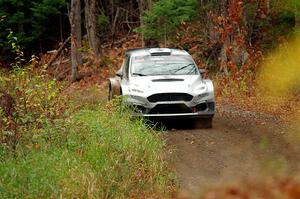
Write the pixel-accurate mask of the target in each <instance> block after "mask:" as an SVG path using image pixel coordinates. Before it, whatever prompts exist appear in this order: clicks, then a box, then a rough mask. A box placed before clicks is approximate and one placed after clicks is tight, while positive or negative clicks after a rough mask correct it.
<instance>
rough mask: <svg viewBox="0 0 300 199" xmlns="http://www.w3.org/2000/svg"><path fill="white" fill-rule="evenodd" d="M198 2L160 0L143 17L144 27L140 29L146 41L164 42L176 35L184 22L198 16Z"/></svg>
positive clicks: (191, 0)
mask: <svg viewBox="0 0 300 199" xmlns="http://www.w3.org/2000/svg"><path fill="white" fill-rule="evenodd" d="M197 7H198V2H197V1H196V0H186V1H182V0H160V1H157V2H156V3H154V5H153V7H152V8H151V10H149V11H147V12H146V13H145V15H144V17H143V21H144V24H145V25H144V27H141V28H138V29H137V32H139V33H142V34H143V36H144V37H145V39H154V40H158V41H160V40H163V39H164V38H168V37H170V36H171V35H173V36H175V35H174V30H176V28H177V27H179V25H180V24H181V23H183V22H186V21H190V20H191V19H193V18H194V17H195V16H196V15H197V9H195V8H197Z"/></svg>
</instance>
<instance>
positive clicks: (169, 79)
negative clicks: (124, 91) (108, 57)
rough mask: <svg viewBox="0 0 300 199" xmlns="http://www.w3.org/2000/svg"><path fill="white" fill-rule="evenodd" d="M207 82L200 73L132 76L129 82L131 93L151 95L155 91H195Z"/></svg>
mask: <svg viewBox="0 0 300 199" xmlns="http://www.w3.org/2000/svg"><path fill="white" fill-rule="evenodd" d="M201 84H205V83H204V82H203V81H202V79H201V77H200V76H198V75H176V76H170V75H168V76H147V77H145V76H143V77H132V78H130V82H129V84H128V89H129V92H130V93H140V94H142V95H151V94H154V93H181V92H182V93H193V90H195V88H196V87H199V86H201Z"/></svg>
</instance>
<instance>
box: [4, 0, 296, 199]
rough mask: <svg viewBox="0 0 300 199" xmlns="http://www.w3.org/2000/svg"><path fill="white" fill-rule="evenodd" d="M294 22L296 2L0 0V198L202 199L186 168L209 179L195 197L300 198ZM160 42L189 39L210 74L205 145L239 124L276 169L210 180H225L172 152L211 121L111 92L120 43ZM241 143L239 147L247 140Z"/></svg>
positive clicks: (176, 44) (177, 44) (168, 44)
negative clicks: (172, 121) (189, 123)
mask: <svg viewBox="0 0 300 199" xmlns="http://www.w3.org/2000/svg"><path fill="white" fill-rule="evenodd" d="M299 31H300V1H299V0H185V1H182V0H0V176H1V177H0V198H58V197H60V198H194V195H193V193H194V192H195V190H193V191H191V189H190V187H189V186H190V185H189V183H185V180H186V179H188V180H190V181H191V183H190V184H192V185H193V186H199V187H200V186H201V187H202V188H199V190H196V192H197V194H196V195H195V198H204V199H205V198H207V199H208V198H241V199H242V198H250V199H254V198H257V197H260V198H274V199H275V198H295V199H296V198H300V181H299V171H300V168H299V166H297V164H296V163H295V165H294V162H297V161H298V159H299V158H298V159H297V157H300V154H299V147H298V146H300V145H299V142H300V140H299V139H300V136H299V135H300V134H299V133H300V126H299V123H300V89H299V88H300V81H299V75H300V39H299V38H300V36H299V35H300V32H299ZM152 47H162V48H176V49H182V50H185V51H187V52H188V53H189V54H191V55H192V57H193V59H194V60H195V62H196V64H197V66H198V68H201V69H205V71H206V72H205V74H204V78H210V79H211V80H212V81H213V82H214V87H215V98H216V104H217V108H216V109H217V113H216V114H217V116H216V119H215V123H216V128H213V130H212V131H213V132H212V134H214V135H216V137H215V138H216V140H214V141H210V142H208V141H207V142H206V141H205V142H201V143H199V146H200V145H201V144H205V143H209V144H210V143H218V142H219V140H218V138H219V137H222V136H223V135H224V134H226V132H236V134H232V135H229V134H228V137H225V138H224V139H223V140H230V139H231V137H232V136H233V137H234V136H237V134H238V135H240V134H242V135H243V136H242V138H240V137H238V139H241V140H240V143H245V146H248V144H249V143H252V144H253V145H251V150H249V151H250V152H251V153H252V150H253V154H254V155H253V154H250V155H249V156H251V157H252V156H254V157H255V158H254V159H255V161H260V162H259V163H257V162H255V163H253V165H255V166H253V167H256V165H257V164H259V165H264V166H266V165H267V166H266V167H268V168H269V167H270V168H271V169H270V170H272V172H268V175H267V177H265V178H264V177H262V178H259V179H255V180H253V179H252V178H251V179H250V178H249V179H248V178H246V179H244V178H242V177H244V176H243V175H242V177H241V178H239V177H240V176H239V175H238V174H236V175H235V174H232V173H234V172H228V173H230V176H229V177H228V176H226V177H228V179H230V180H228V181H230V182H231V180H232V181H233V179H236V178H238V180H241V182H240V181H239V182H240V183H238V186H235V185H231V184H230V183H225V182H228V181H222V182H221V187H219V188H214V186H212V188H208V189H204V188H203V187H207V186H209V185H211V184H218V183H213V182H215V181H211V182H212V183H210V184H208V183H207V184H205V183H203V182H202V181H201V180H199V182H198V181H197V183H198V184H200V185H198V184H197V183H196V182H194V181H193V179H194V178H197V176H198V177H199V179H202V177H203V176H204V177H203V179H205V181H206V180H207V182H210V181H209V180H210V179H215V177H211V178H209V177H207V178H205V177H206V174H201V172H200V173H193V174H185V172H187V171H188V170H189V167H187V168H188V169H183V168H186V166H188V165H189V163H188V161H191V162H192V160H193V157H191V158H190V159H188V160H186V161H187V163H186V164H185V165H184V166H183V167H182V168H181V169H183V170H186V171H178V170H177V169H180V168H177V166H176V165H177V164H178V165H180V164H179V163H180V162H183V161H182V160H178V162H176V161H175V160H176V158H178V157H180V156H181V155H180V154H181V152H182V153H187V152H186V151H189V150H190V149H189V148H188V149H186V148H183V149H182V150H185V151H180V150H181V149H180V147H183V146H185V144H183V143H181V142H179V141H178V140H183V142H184V141H186V142H187V143H188V144H190V145H191V147H192V146H195V144H194V143H197V141H199V140H201V139H202V138H199V135H200V136H201V135H202V134H203V136H205V133H206V130H198V129H193V130H191V134H189V133H188V131H189V130H186V129H185V127H183V129H185V130H183V132H181V131H182V127H180V128H178V129H177V127H174V128H173V127H171V128H170V129H168V127H165V126H162V127H160V126H159V125H158V124H153V125H150V124H148V121H146V120H145V119H144V118H135V119H132V116H131V110H129V109H128V110H127V109H125V108H124V107H122V99H120V98H118V99H115V100H113V101H110V102H107V80H108V78H110V77H112V76H115V73H116V71H117V70H118V69H119V68H120V66H121V64H122V62H123V57H124V53H125V52H126V51H127V50H130V49H135V48H152ZM270 118H271V119H270ZM179 123H185V122H184V121H179ZM231 124H232V126H233V127H232V126H230V125H231ZM183 125H185V124H183ZM157 126H159V127H157ZM221 127H222V128H221ZM235 128H237V129H235ZM260 128H261V129H262V130H258V129H260ZM249 129H250V130H249ZM274 129H276V130H274ZM247 130H249V131H251V133H250V134H251V136H253V137H251V136H250V135H249V134H247V135H248V137H247V136H246V133H245V132H246V131H247ZM244 131H245V132H244ZM258 131H259V132H260V131H261V134H259V133H258ZM208 132H209V131H208ZM270 132H271V133H270ZM177 133H178V134H180V135H179V138H177V137H175V136H176V135H177ZM244 133H245V136H244ZM272 133H275V134H276V133H278V134H276V136H275V135H273V134H272ZM183 135H184V136H187V137H185V138H183V137H182V136H183ZM214 135H213V136H214ZM254 135H255V136H254ZM230 136H231V137H230ZM278 136H282V137H279V138H278ZM284 136H285V137H284ZM181 137H182V138H181ZM195 137H196V138H197V139H198V138H199V140H197V139H196V138H195ZM246 137H247V138H246ZM249 137H250V138H249ZM283 137H284V138H283ZM287 137H288V138H287ZM195 139H196V140H195ZM207 139H208V140H209V139H212V137H210V135H209V136H208V137H207ZM246 139H249V140H246ZM277 139H278V140H284V141H286V140H288V141H286V142H287V143H283V141H278V140H277ZM177 142H179V143H177ZM220 142H221V141H220ZM224 142H225V141H224ZM233 143H235V141H231V142H230V143H229V144H228V147H230V150H232V151H233V152H232V153H231V156H234V155H236V153H237V152H236V151H240V150H242V149H243V150H244V148H243V147H245V146H243V147H242V146H241V148H239V149H235V146H234V145H233ZM212 145H213V144H212ZM225 145H226V144H225ZM237 145H238V144H236V146H237ZM203 146H204V145H203ZM287 146H288V147H287ZM174 147H175V148H178V151H179V152H178V151H177V152H176V150H175V152H172V150H173V148H174ZM249 147H250V146H249ZM272 147H274V148H272ZM220 148H221V146H220V147H219V148H218V147H217V148H216V149H214V150H218V149H220ZM195 150H196V149H195ZM199 150H200V149H199ZM201 150H202V148H201ZM226 150H227V149H226ZM226 150H225V149H224V151H226ZM228 150H229V149H228ZM256 150H261V151H259V152H257V151H256ZM211 151H213V150H212V149H210V152H211ZM245 151H246V150H245ZM278 151H279V152H278ZM291 151H292V152H293V153H290V152H291ZM250 152H249V153H250ZM273 152H274V154H273ZM275 152H276V153H277V152H278V153H277V155H278V157H277V155H276V154H275ZM169 153H170V154H169ZM171 153H173V156H174V159H170V158H168V157H166V156H170V157H173V156H172V154H171ZM177 153H178V154H177ZM193 153H195V154H198V153H196V151H193V152H191V153H190V154H193ZM269 153H270V154H269ZM174 154H175V155H177V156H175V155H174ZM261 154H267V155H266V157H268V158H266V159H263V160H261V158H262V156H263V155H261ZM291 154H294V155H293V157H291V156H292V155H291ZM239 155H240V156H239V158H242V157H243V154H239ZM273 155H274V160H273V159H272V160H271V157H272V158H273ZM187 156H189V154H187ZM228 156H230V155H228ZM275 156H276V157H275ZM226 157H227V156H226ZM226 157H224V154H223V153H222V154H220V156H219V157H218V160H217V161H216V164H218V163H219V162H222V161H225V160H226ZM209 161H210V160H207V162H208V163H209ZM228 161H229V160H228ZM174 162H175V163H174ZM199 162H200V163H199V165H201V164H202V163H201V161H199ZM204 162H206V160H204ZM230 162H233V163H229V164H230V165H231V167H230V165H229V166H228V168H230V169H232V170H235V169H236V167H234V165H238V164H239V160H230ZM203 164H204V163H203ZM211 164H213V163H211ZM249 164H250V163H249ZM191 165H192V164H191ZM250 165H252V163H251V164H250ZM178 167H179V166H178ZM197 167H198V166H197ZM208 167H209V168H211V167H213V166H211V165H209V166H208ZM226 167H227V166H226ZM246 167H247V165H245V168H246ZM224 168H225V166H224ZM224 168H222V169H223V170H224ZM274 168H276V169H277V168H280V169H282V168H283V169H282V170H283V171H284V172H283V174H282V173H281V172H278V170H276V169H274ZM222 169H220V170H217V171H214V172H215V173H218V172H219V173H220V172H221V173H222V172H223V170H222ZM243 169H244V168H243ZM243 169H242V170H243ZM204 171H206V170H205V169H203V172H204ZM245 171H246V169H245ZM251 171H252V170H251ZM268 171H269V170H268ZM280 171H281V170H280ZM195 172H196V171H195ZM197 172H198V171H197ZM182 173H184V174H182ZM224 173H225V172H224ZM237 173H238V172H237ZM270 173H271V174H270ZM279 173H280V174H282V175H280V176H278V174H279ZM264 174H265V173H264ZM182 175H183V176H182ZM222 175H223V174H222ZM224 175H227V174H224ZM195 176H196V177H195ZM249 176H250V177H256V176H261V175H260V173H259V172H258V171H255V172H253V173H251V174H249ZM246 177H248V176H246ZM220 179H221V177H220ZM222 179H223V178H222ZM224 179H225V177H224ZM226 179H227V178H226ZM243 180H245V182H244V181H243ZM223 182H224V183H223ZM201 183H202V184H201ZM256 184H259V186H256ZM202 185H203V186H202ZM274 187H275V188H274ZM186 192H188V193H189V192H191V194H188V195H187V196H185V193H186ZM198 192H201V194H199V193H198ZM182 193H184V195H183V196H181V194H182Z"/></svg>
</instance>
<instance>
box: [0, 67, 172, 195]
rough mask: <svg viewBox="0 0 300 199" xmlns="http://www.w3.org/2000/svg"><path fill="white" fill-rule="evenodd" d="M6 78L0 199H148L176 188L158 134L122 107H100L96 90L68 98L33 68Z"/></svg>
mask: <svg viewBox="0 0 300 199" xmlns="http://www.w3.org/2000/svg"><path fill="white" fill-rule="evenodd" d="M0 77H1V78H0V80H1V88H2V89H1V90H2V91H3V92H4V93H6V94H9V95H10V96H11V97H12V98H13V101H12V104H11V105H12V106H13V107H12V110H13V111H12V112H13V113H12V114H11V115H5V114H4V112H3V108H5V107H2V108H0V109H1V117H0V133H1V134H0V138H1V139H0V176H1V177H0V198H146V197H154V196H161V195H163V194H167V193H168V192H169V191H170V190H171V189H172V187H173V185H172V180H171V179H172V177H171V175H170V173H169V171H168V170H167V168H166V165H165V163H164V161H163V160H162V159H161V155H162V152H163V151H162V150H163V146H164V143H163V141H162V140H161V139H160V136H159V132H155V131H154V130H152V129H151V127H148V126H147V125H146V124H145V122H144V121H143V120H142V119H132V118H131V114H130V111H129V110H127V109H124V108H122V109H120V108H119V107H120V106H118V103H115V102H114V103H109V104H104V103H99V101H101V100H99V101H98V100H95V99H94V97H95V96H97V95H96V94H95V95H94V94H93V92H99V91H98V90H97V89H92V90H90V91H86V92H90V94H89V96H90V97H88V96H87V95H85V94H86V92H83V93H81V95H82V96H81V100H80V96H79V95H77V94H76V91H73V93H72V95H73V96H76V97H72V96H70V97H67V96H64V92H63V91H64V88H63V87H62V86H61V85H60V84H59V83H58V82H57V81H55V80H53V79H51V78H49V77H46V76H44V75H43V74H42V73H35V71H34V68H33V67H30V68H25V69H18V71H13V72H6V71H5V72H2V73H0ZM70 95H71V94H70ZM0 97H1V96H0ZM87 97H88V98H91V99H93V100H90V99H86V98H87ZM74 99H76V100H74ZM0 105H1V104H0ZM0 107H1V106H0Z"/></svg>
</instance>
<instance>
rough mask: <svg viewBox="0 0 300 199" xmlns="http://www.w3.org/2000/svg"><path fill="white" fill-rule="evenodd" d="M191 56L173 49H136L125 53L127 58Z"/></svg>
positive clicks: (183, 51)
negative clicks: (160, 55)
mask: <svg viewBox="0 0 300 199" xmlns="http://www.w3.org/2000/svg"><path fill="white" fill-rule="evenodd" d="M154 54H155V55H159V54H162V55H188V56H189V55H190V54H189V53H187V52H186V51H185V50H180V49H173V48H136V49H131V50H128V51H126V52H125V55H127V56H143V55H144V56H145V55H154Z"/></svg>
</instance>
